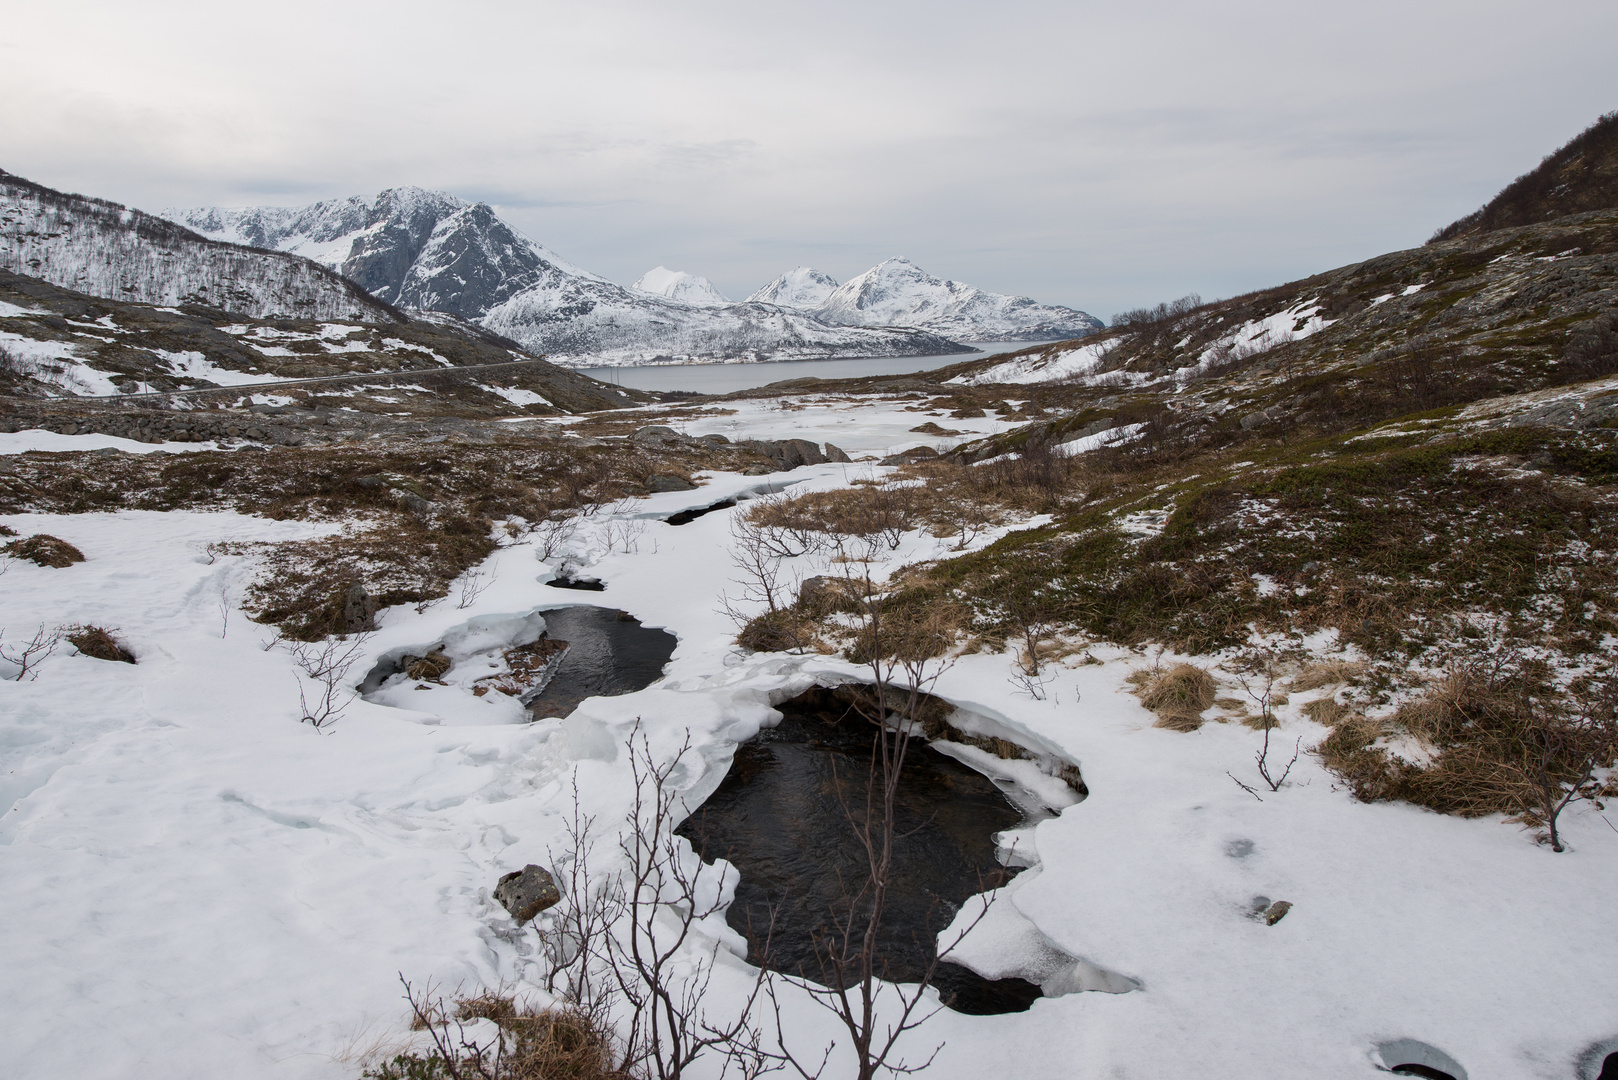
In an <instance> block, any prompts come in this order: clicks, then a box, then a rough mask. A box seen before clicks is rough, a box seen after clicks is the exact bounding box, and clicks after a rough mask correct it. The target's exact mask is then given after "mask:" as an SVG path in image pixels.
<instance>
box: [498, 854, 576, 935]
mask: <svg viewBox="0 0 1618 1080" xmlns="http://www.w3.org/2000/svg"><path fill="white" fill-rule="evenodd" d="M494 898H495V899H496V900H498V901H500V906H501V907H503V908H505V909H506V910H507V911H508V912H510V913H511V917H512V918H513V919H516V920H517V922H519V923H525V922H528V921H529V920H530V919H532V918H533V917H534V916H535V915H538V914H539V913H540V912H541V911H544V910H545V909H546V908H549V907H554V906H555V905H556V904H557V902H558V901H560V900H561V899H562V893H561V890H559V889H558V888H557V887H556V879H555V878H553V877H551V875H550V871H548V870H545V869H543V868H541V867H538V866H535V865H534V864H533V863H529V864H528V865H527V866H525V867H523V868H522V869H521V870H513V871H512V872H511V873H509V874H506V875H505V876H504V877H502V878H501V879H500V883H499V884H498V885H496V886H495V887H494Z"/></svg>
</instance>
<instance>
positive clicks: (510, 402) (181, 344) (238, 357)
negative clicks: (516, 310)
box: [0, 271, 631, 416]
mask: <svg viewBox="0 0 1618 1080" xmlns="http://www.w3.org/2000/svg"><path fill="white" fill-rule="evenodd" d="M423 372H426V374H423ZM395 373H405V374H404V375H403V376H402V377H400V376H397V375H395ZM356 375H374V376H378V378H377V379H357V380H356V379H353V378H352V377H353V376H356ZM287 380H334V381H333V382H330V383H323V384H320V385H319V386H318V387H315V388H314V389H315V391H316V396H326V397H331V398H333V399H334V400H333V401H332V402H331V403H332V404H333V405H344V406H347V407H349V408H350V409H354V408H365V407H367V406H371V407H375V408H376V409H378V410H380V411H392V409H393V408H396V407H397V403H399V402H402V401H405V400H409V399H416V400H417V407H418V408H421V409H423V410H424V411H427V412H430V413H439V414H443V413H452V414H461V415H473V416H482V415H493V416H500V415H546V414H554V413H559V412H560V413H567V412H579V411H587V410H592V409H612V408H620V407H622V406H624V405H626V404H630V403H631V395H629V394H626V393H625V392H624V391H622V390H620V389H618V388H617V387H610V386H606V385H605V384H602V383H599V382H597V381H596V380H594V379H589V378H586V377H584V376H582V375H579V374H577V373H575V372H571V371H566V370H564V369H562V368H558V367H556V366H555V365H553V364H549V363H546V362H545V361H544V360H541V359H539V358H537V357H534V356H532V355H530V354H528V353H525V352H523V351H521V350H520V349H519V348H518V347H517V345H516V343H515V342H512V341H508V340H505V339H502V338H500V337H498V336H497V335H495V334H492V333H490V332H489V331H487V330H484V329H483V328H481V327H477V326H473V325H471V324H469V323H465V322H462V321H460V320H457V319H455V318H454V317H453V316H447V315H445V316H438V317H436V319H434V320H431V321H429V320H427V319H415V320H411V321H409V322H388V323H374V322H360V321H358V320H355V321H344V320H318V321H317V320H292V319H276V320H261V319H248V318H245V317H242V316H234V315H224V314H223V313H220V312H217V311H214V310H212V309H209V308H199V307H187V308H184V309H175V308H170V307H163V306H152V305H148V304H132V303H125V302H121V301H117V300H107V299H104V298H101V297H94V296H89V295H87V294H85V293H80V292H75V291H73V290H70V289H64V288H61V287H59V286H55V285H51V284H50V283H48V282H44V281H41V280H39V279H37V278H31V277H26V276H24V275H20V274H12V273H9V272H7V271H0V394H9V395H14V396H17V397H23V398H34V399H39V398H47V397H63V396H66V397H75V396H118V395H120V394H129V393H142V392H145V393H163V392H173V391H186V392H189V391H199V390H207V389H209V388H214V387H220V388H225V389H226V390H228V391H230V394H227V395H226V396H227V397H230V398H231V400H235V399H237V398H251V397H252V396H254V395H255V394H257V395H259V396H260V397H263V396H265V395H271V396H274V395H282V396H284V395H285V394H286V393H288V390H287V388H286V387H285V386H284V385H282V384H284V383H285V382H286V381H287ZM298 392H299V393H300V394H301V395H303V396H305V397H307V396H308V395H309V393H310V388H308V387H305V388H303V389H300V390H299V391H298ZM216 396H217V395H216ZM180 400H181V402H182V403H184V402H185V401H189V400H191V399H189V398H185V399H180Z"/></svg>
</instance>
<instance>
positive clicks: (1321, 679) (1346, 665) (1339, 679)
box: [1291, 660, 1366, 690]
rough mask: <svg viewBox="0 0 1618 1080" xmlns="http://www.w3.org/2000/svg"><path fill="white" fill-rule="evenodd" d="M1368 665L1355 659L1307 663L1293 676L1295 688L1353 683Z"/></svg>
mask: <svg viewBox="0 0 1618 1080" xmlns="http://www.w3.org/2000/svg"><path fill="white" fill-rule="evenodd" d="M1365 667H1366V665H1364V664H1362V663H1359V662H1358V661H1354V660H1320V661H1317V662H1315V663H1312V664H1308V665H1305V667H1304V668H1303V670H1302V671H1300V672H1298V674H1297V675H1296V676H1295V677H1294V678H1293V680H1292V682H1291V687H1292V689H1294V690H1318V689H1320V688H1321V687H1322V686H1335V685H1337V684H1339V683H1352V682H1354V681H1355V680H1356V679H1358V678H1360V676H1362V675H1364V674H1365Z"/></svg>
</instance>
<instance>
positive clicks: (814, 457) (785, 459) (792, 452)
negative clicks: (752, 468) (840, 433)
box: [742, 439, 827, 470]
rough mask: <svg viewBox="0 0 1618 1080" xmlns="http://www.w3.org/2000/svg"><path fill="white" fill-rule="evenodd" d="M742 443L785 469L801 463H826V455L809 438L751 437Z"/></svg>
mask: <svg viewBox="0 0 1618 1080" xmlns="http://www.w3.org/2000/svg"><path fill="white" fill-rule="evenodd" d="M742 445H744V446H746V447H748V448H749V449H752V450H755V451H757V452H758V453H760V454H763V455H764V456H765V457H767V458H769V459H770V460H771V461H773V462H775V463H776V464H777V465H779V466H780V467H781V468H782V469H783V470H786V469H796V468H798V467H799V466H800V465H821V464H824V463H825V461H826V460H827V459H826V455H825V454H822V453H821V452H820V447H818V446H816V445H815V444H814V443H812V442H810V441H809V440H808V439H779V440H774V439H749V440H748V441H747V442H745V443H743V444H742Z"/></svg>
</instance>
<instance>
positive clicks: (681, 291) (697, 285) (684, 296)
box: [630, 266, 730, 304]
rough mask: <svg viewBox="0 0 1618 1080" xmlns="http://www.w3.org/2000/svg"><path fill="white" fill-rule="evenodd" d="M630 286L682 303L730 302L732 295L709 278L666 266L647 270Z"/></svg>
mask: <svg viewBox="0 0 1618 1080" xmlns="http://www.w3.org/2000/svg"><path fill="white" fill-rule="evenodd" d="M630 288H632V289H639V290H640V291H641V292H644V293H651V294H652V295H654V296H664V297H667V298H668V299H670V300H678V301H680V302H681V303H682V304H728V303H730V297H728V296H726V295H725V294H724V293H722V292H720V291H719V290H718V289H717V288H715V287H714V283H713V282H711V281H709V280H708V279H707V278H705V277H698V276H697V275H695V274H688V273H686V272H685V271H684V270H670V269H669V268H668V267H666V266H658V267H655V268H653V269H651V270H648V271H646V273H644V274H642V275H641V276H640V280H639V281H637V282H635V284H633V285H631V286H630Z"/></svg>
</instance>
